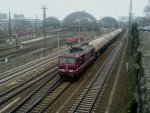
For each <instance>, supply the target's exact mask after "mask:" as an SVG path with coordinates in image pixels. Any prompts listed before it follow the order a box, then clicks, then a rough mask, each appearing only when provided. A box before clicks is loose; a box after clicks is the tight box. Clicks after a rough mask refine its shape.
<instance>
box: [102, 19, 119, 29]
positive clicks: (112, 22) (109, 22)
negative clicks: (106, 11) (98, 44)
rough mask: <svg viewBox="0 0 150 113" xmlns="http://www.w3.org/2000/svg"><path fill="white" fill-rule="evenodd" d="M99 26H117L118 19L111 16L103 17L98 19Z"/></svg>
mask: <svg viewBox="0 0 150 113" xmlns="http://www.w3.org/2000/svg"><path fill="white" fill-rule="evenodd" d="M100 23H101V26H116V27H117V26H118V21H117V20H116V19H115V18H113V17H103V18H101V20H100Z"/></svg>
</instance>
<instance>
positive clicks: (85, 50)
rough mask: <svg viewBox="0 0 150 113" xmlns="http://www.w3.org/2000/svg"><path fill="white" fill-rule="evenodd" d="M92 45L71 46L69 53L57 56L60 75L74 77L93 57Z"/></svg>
mask: <svg viewBox="0 0 150 113" xmlns="http://www.w3.org/2000/svg"><path fill="white" fill-rule="evenodd" d="M94 54H95V49H94V47H93V46H92V45H87V44H86V45H82V46H80V47H72V48H71V49H70V52H69V54H66V55H63V56H60V57H59V73H60V76H61V77H66V78H68V77H72V78H76V77H78V76H79V75H80V73H81V72H82V71H83V70H84V69H85V68H86V67H87V66H88V65H89V64H90V63H91V62H93V60H94V59H95V56H94Z"/></svg>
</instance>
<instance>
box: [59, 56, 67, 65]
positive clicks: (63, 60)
mask: <svg viewBox="0 0 150 113" xmlns="http://www.w3.org/2000/svg"><path fill="white" fill-rule="evenodd" d="M59 63H60V64H66V63H67V58H63V57H62V58H60V59H59Z"/></svg>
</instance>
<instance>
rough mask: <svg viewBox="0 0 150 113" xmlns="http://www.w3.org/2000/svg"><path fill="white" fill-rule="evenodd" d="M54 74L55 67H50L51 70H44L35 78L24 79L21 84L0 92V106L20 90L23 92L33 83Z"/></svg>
mask: <svg viewBox="0 0 150 113" xmlns="http://www.w3.org/2000/svg"><path fill="white" fill-rule="evenodd" d="M54 72H57V67H56V66H55V67H52V68H51V69H47V70H45V71H44V72H43V73H40V74H38V75H35V76H31V77H30V78H28V79H26V80H25V81H23V82H20V83H19V82H18V83H17V84H15V85H14V86H13V87H11V88H10V89H7V90H3V91H1V93H0V97H1V98H0V104H2V103H3V102H5V101H6V100H8V99H10V98H11V97H13V96H14V95H16V94H18V93H19V92H21V91H22V90H24V89H26V88H28V87H29V86H31V85H33V84H34V83H36V82H38V81H39V80H41V79H43V78H44V77H46V76H47V75H48V74H49V73H54Z"/></svg>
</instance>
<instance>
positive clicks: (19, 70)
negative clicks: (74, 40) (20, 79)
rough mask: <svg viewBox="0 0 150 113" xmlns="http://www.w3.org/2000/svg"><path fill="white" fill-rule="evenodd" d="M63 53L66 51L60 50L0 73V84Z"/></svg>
mask: <svg viewBox="0 0 150 113" xmlns="http://www.w3.org/2000/svg"><path fill="white" fill-rule="evenodd" d="M65 51H67V49H64V50H61V51H59V52H57V53H54V54H52V55H50V56H46V57H43V58H41V59H38V60H36V61H33V62H31V63H28V64H26V65H23V66H21V67H18V68H15V69H13V70H10V71H7V72H5V73H1V74H0V84H2V83H4V82H7V81H8V80H10V79H12V78H15V77H17V76H19V75H21V74H24V73H26V72H29V71H31V70H33V69H35V68H37V67H40V66H42V65H44V64H46V63H48V62H50V61H52V60H54V59H56V58H58V56H59V55H60V54H64V52H65Z"/></svg>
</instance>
